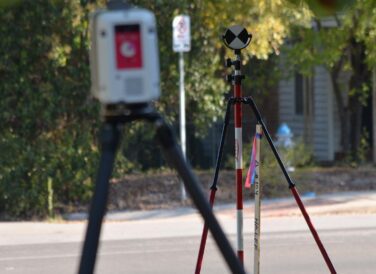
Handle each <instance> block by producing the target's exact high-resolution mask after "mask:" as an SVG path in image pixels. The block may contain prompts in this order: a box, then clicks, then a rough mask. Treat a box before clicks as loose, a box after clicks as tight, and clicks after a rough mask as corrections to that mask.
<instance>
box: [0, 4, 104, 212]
mask: <svg viewBox="0 0 376 274" xmlns="http://www.w3.org/2000/svg"><path fill="white" fill-rule="evenodd" d="M87 15H88V7H86V6H81V5H80V4H79V3H78V2H77V1H70V2H69V3H67V2H66V1H49V2H46V1H42V0H40V1H33V2H29V1H25V2H22V4H19V5H15V6H12V7H10V8H7V9H4V10H0V17H1V18H2V22H3V23H2V24H1V26H0V37H2V39H1V40H0V56H1V58H0V75H1V81H0V93H1V95H2V100H1V102H0V109H1V110H2V111H1V112H0V119H1V121H2V123H1V124H0V136H1V138H0V151H2V157H1V158H0V188H1V191H0V193H1V195H0V212H2V213H3V214H7V215H8V216H9V217H10V218H12V217H20V216H35V215H36V216H43V215H45V214H46V212H47V207H48V205H47V182H48V180H49V178H51V179H52V184H53V188H54V192H55V195H56V197H55V200H56V201H57V202H58V203H59V202H62V203H78V202H83V201H87V199H88V196H89V194H90V189H91V186H92V179H91V176H92V175H93V167H94V166H95V162H96V160H95V159H97V156H98V150H97V147H96V146H95V144H93V142H92V141H88V140H92V139H94V136H95V128H96V124H97V104H94V103H93V102H92V101H91V100H90V99H89V98H88V90H89V70H88V39H87ZM5 22H7V23H5ZM15 26H17V27H15Z"/></svg>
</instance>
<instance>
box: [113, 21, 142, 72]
mask: <svg viewBox="0 0 376 274" xmlns="http://www.w3.org/2000/svg"><path fill="white" fill-rule="evenodd" d="M115 50H116V67H117V68H118V69H137V68H142V49H141V33H140V26H139V25H121V26H115Z"/></svg>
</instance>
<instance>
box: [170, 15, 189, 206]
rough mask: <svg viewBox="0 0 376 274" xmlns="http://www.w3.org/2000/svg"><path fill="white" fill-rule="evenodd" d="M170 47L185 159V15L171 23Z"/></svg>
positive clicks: (186, 32) (187, 31)
mask: <svg viewBox="0 0 376 274" xmlns="http://www.w3.org/2000/svg"><path fill="white" fill-rule="evenodd" d="M172 38H173V39H172V40H173V41H172V47H173V50H174V52H179V75H180V79H179V94H180V142H181V148H182V151H183V155H184V158H185V157H186V123H185V120H186V119H185V90H184V54H183V53H184V52H188V51H190V50H191V20H190V17H189V16H187V15H178V16H176V17H175V18H174V20H173V21H172ZM181 199H182V200H185V199H187V195H186V192H185V188H184V185H183V184H181Z"/></svg>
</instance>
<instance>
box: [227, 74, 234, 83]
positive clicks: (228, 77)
mask: <svg viewBox="0 0 376 274" xmlns="http://www.w3.org/2000/svg"><path fill="white" fill-rule="evenodd" d="M233 79H234V77H233V76H232V75H231V74H229V75H226V81H227V82H228V83H231V82H232V80H233Z"/></svg>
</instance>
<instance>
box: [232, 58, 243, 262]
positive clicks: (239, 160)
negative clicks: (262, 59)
mask: <svg viewBox="0 0 376 274" xmlns="http://www.w3.org/2000/svg"><path fill="white" fill-rule="evenodd" d="M235 62H237V64H236V65H235V75H234V80H233V83H234V98H235V100H236V102H235V110H234V114H235V115H234V122H235V185H236V227H237V230H236V231H237V233H236V238H237V252H238V257H239V260H240V261H241V262H242V263H243V262H244V237H243V157H242V147H243V141H242V102H241V97H242V86H241V80H242V75H241V70H240V62H241V60H240V52H239V53H238V54H236V61H235ZM237 99H238V100H237Z"/></svg>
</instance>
